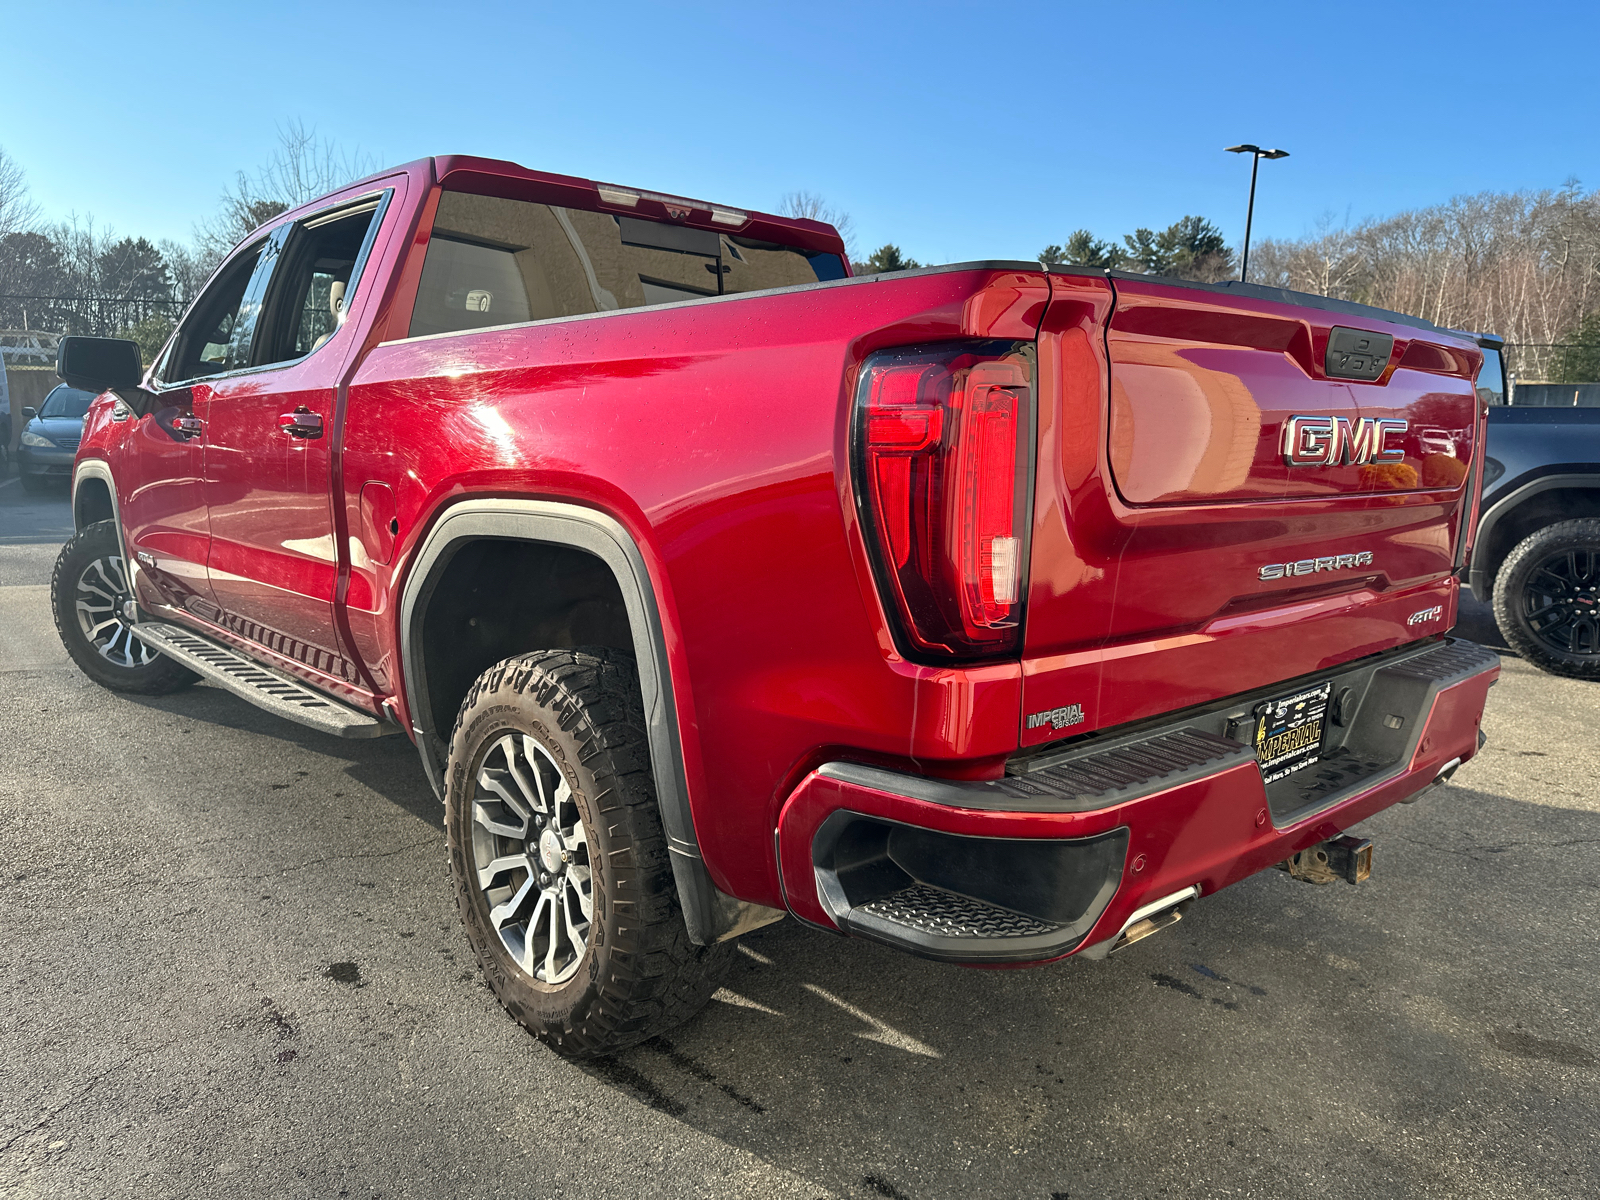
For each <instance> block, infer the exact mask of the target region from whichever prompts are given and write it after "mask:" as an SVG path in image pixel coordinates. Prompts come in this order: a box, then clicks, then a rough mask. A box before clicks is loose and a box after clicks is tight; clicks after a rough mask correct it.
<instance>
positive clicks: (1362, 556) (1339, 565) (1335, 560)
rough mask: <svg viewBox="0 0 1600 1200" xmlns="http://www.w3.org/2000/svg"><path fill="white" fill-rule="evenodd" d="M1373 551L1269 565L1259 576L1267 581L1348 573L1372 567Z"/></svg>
mask: <svg viewBox="0 0 1600 1200" xmlns="http://www.w3.org/2000/svg"><path fill="white" fill-rule="evenodd" d="M1371 565H1372V551H1371V550H1363V551H1361V552H1360V553H1359V554H1331V555H1328V556H1327V557H1326V558H1302V559H1301V560H1300V561H1299V562H1290V563H1268V564H1267V565H1266V566H1264V567H1262V568H1261V570H1260V572H1259V574H1260V576H1261V578H1262V579H1263V580H1266V579H1288V578H1289V577H1290V576H1293V575H1315V574H1317V572H1319V571H1348V570H1350V569H1351V568H1353V567H1370V566H1371Z"/></svg>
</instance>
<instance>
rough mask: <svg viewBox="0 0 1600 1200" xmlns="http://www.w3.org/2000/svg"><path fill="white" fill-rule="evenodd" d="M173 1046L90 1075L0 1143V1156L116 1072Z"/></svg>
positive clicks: (157, 1048) (145, 1052) (131, 1057)
mask: <svg viewBox="0 0 1600 1200" xmlns="http://www.w3.org/2000/svg"><path fill="white" fill-rule="evenodd" d="M175 1045H177V1042H175V1041H173V1042H162V1043H161V1044H159V1045H156V1046H151V1047H149V1048H148V1049H145V1050H140V1051H139V1052H138V1053H136V1054H130V1055H128V1057H127V1058H125V1059H123V1060H122V1061H121V1062H119V1063H117V1064H116V1065H115V1066H111V1067H107V1068H106V1069H105V1070H103V1071H100V1072H98V1073H96V1074H94V1075H91V1076H90V1077H89V1081H88V1082H87V1083H85V1084H84V1085H83V1086H82V1087H81V1088H79V1089H78V1091H77V1092H75V1093H74V1094H73V1095H72V1096H70V1097H68V1098H67V1099H66V1100H64V1101H63V1102H62V1103H60V1104H58V1105H57V1106H56V1107H55V1108H52V1109H51V1110H50V1111H49V1112H47V1113H45V1115H44V1116H43V1117H42V1118H41V1119H40V1120H38V1121H36V1122H35V1123H34V1124H32V1125H30V1126H28V1128H26V1129H23V1130H20V1131H19V1132H17V1133H14V1134H12V1135H11V1137H10V1138H8V1139H7V1140H6V1141H5V1142H3V1143H0V1154H5V1153H6V1152H7V1151H9V1150H10V1149H11V1147H13V1146H15V1145H16V1144H17V1143H18V1142H20V1141H21V1140H22V1139H23V1138H25V1137H28V1136H30V1135H31V1134H35V1133H38V1132H39V1131H40V1130H41V1129H44V1128H45V1127H46V1126H48V1125H49V1124H50V1122H51V1121H54V1120H55V1119H56V1118H57V1117H59V1116H60V1115H61V1114H62V1113H64V1112H66V1111H67V1109H69V1108H71V1107H72V1106H73V1105H74V1104H77V1103H78V1102H79V1101H81V1100H83V1099H85V1098H87V1097H88V1095H89V1093H90V1092H92V1091H94V1089H95V1088H97V1087H98V1086H99V1085H100V1083H101V1082H102V1081H103V1080H105V1079H107V1078H109V1077H110V1076H112V1075H115V1074H116V1073H117V1072H118V1071H121V1070H124V1069H126V1068H127V1067H129V1066H130V1065H132V1064H133V1063H135V1062H137V1061H138V1060H139V1059H141V1058H148V1057H150V1055H152V1054H156V1053H158V1052H160V1051H162V1050H165V1049H167V1048H168V1047H170V1046H175Z"/></svg>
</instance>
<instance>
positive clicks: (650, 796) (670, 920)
mask: <svg viewBox="0 0 1600 1200" xmlns="http://www.w3.org/2000/svg"><path fill="white" fill-rule="evenodd" d="M508 733H510V734H523V735H528V736H531V737H532V738H533V739H534V740H535V741H536V742H537V743H538V744H539V746H541V747H542V748H543V749H544V750H545V751H546V752H548V754H549V756H550V758H551V760H553V763H554V765H555V767H556V768H557V769H558V770H559V771H560V773H561V776H562V778H564V779H565V781H566V783H567V785H568V787H570V788H571V791H572V800H573V801H574V802H575V803H576V805H577V810H578V813H579V815H580V816H581V818H582V821H583V824H584V826H585V828H586V830H587V836H588V845H587V846H586V851H587V854H588V862H589V865H590V869H591V870H592V876H591V884H592V898H593V909H594V910H593V916H592V918H591V920H590V923H589V928H588V933H587V949H586V951H585V953H584V955H583V957H582V959H581V961H580V962H579V963H578V966H577V970H576V973H575V974H574V975H573V976H572V977H571V978H569V979H567V980H566V981H565V982H561V983H557V984H555V985H554V986H549V985H546V984H545V983H544V982H543V981H542V980H540V979H538V978H535V975H534V974H531V973H529V972H528V971H526V970H524V969H523V967H522V966H521V965H520V964H519V963H518V962H516V960H515V959H514V958H513V957H512V955H511V953H510V952H509V951H508V949H507V947H506V945H505V944H504V942H503V941H502V938H501V935H500V933H499V932H498V931H497V929H496V927H495V926H494V924H493V923H492V921H491V920H490V911H491V907H490V904H489V901H488V899H487V898H486V896H485V892H484V889H483V888H482V887H480V885H479V881H478V878H477V872H476V869H475V862H476V860H475V857H474V856H475V850H474V843H473V833H474V824H473V823H474V821H475V819H476V818H475V815H474V805H473V802H474V799H475V798H477V797H478V796H479V795H480V793H482V788H481V786H480V784H479V772H480V770H481V769H482V768H483V766H484V763H485V761H486V759H487V758H488V757H489V755H490V754H491V753H497V751H496V750H495V747H496V745H497V743H500V739H502V738H503V737H504V736H505V735H506V734H508ZM501 744H502V745H503V743H501ZM445 831H446V838H447V841H448V845H449V857H450V875H451V879H452V881H453V882H454V884H455V891H456V903H457V906H458V908H459V909H460V912H461V921H462V924H463V926H464V927H465V928H466V932H467V939H468V941H470V942H471V943H472V948H473V951H474V952H475V953H476V954H477V958H478V964H479V966H480V967H481V968H482V970H483V974H484V978H485V979H486V980H487V981H488V983H489V987H490V989H491V990H492V991H493V992H494V994H495V996H496V998H498V999H499V1001H500V1003H501V1005H502V1006H504V1008H505V1009H506V1011H507V1012H508V1013H510V1014H511V1016H512V1017H514V1018H515V1019H516V1020H517V1021H518V1022H520V1023H521V1024H522V1025H523V1026H524V1027H526V1028H527V1029H528V1030H529V1031H530V1032H532V1033H533V1034H535V1035H536V1036H538V1037H539V1038H540V1039H541V1040H542V1041H544V1042H545V1043H546V1044H548V1045H550V1046H551V1047H553V1048H554V1049H555V1050H557V1051H558V1052H559V1053H561V1054H563V1055H566V1056H568V1057H571V1058H585V1057H592V1056H597V1055H604V1054H610V1053H613V1052H615V1051H617V1050H621V1049H624V1048H625V1047H628V1046H632V1045H635V1044H637V1043H639V1042H642V1041H645V1040H647V1039H649V1038H651V1037H654V1036H655V1035H656V1034H658V1033H661V1032H663V1031H665V1030H667V1029H670V1028H672V1027H673V1026H675V1025H678V1024H680V1023H682V1022H683V1021H685V1020H687V1019H688V1018H690V1017H691V1016H693V1015H694V1014H695V1013H696V1012H698V1011H699V1010H700V1009H701V1008H702V1007H703V1006H704V1005H705V1004H706V1002H707V1001H708V1000H709V999H710V998H711V995H712V993H713V992H715V991H716V990H717V988H718V987H719V986H720V984H721V982H722V980H723V978H724V977H725V975H726V973H727V968H728V966H729V965H730V963H731V958H732V952H733V947H732V945H731V944H723V945H715V946H709V947H702V946H696V945H695V944H694V943H693V942H691V941H690V940H689V934H688V930H687V929H686V928H685V926H684V921H683V914H682V911H681V908H680V906H679V902H678V894H677V888H676V885H675V884H674V882H673V875H672V867H671V864H670V862H669V861H668V857H667V841H666V836H665V834H664V833H663V831H662V828H661V817H660V812H659V809H658V808H657V802H656V792H655V784H654V780H653V777H652V775H651V770H650V754H649V745H648V740H647V735H646V732H645V722H644V709H643V703H642V701H641V698H640V692H639V682H638V672H637V668H636V667H635V665H634V660H633V656H632V655H630V654H628V653H626V652H624V651H621V650H614V649H608V648H603V647H602V648H587V649H575V650H542V651H537V652H535V653H531V654H524V655H519V656H518V657H516V658H508V659H506V660H505V661H503V662H500V663H497V664H496V665H495V666H493V667H491V668H489V670H487V671H485V672H484V673H483V674H482V675H480V676H479V677H478V679H477V681H476V682H475V683H474V684H473V685H472V689H471V691H469V692H468V693H467V698H466V700H465V701H464V702H463V703H462V705H461V711H460V715H459V716H458V717H457V720H456V726H455V730H454V732H453V734H452V735H451V739H450V759H449V765H448V768H447V776H446V787H445ZM529 846H530V849H531V847H532V840H531V839H530V841H529ZM535 969H536V970H537V969H538V968H537V967H536V968H535Z"/></svg>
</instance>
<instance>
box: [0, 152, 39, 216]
mask: <svg viewBox="0 0 1600 1200" xmlns="http://www.w3.org/2000/svg"><path fill="white" fill-rule="evenodd" d="M38 220H39V206H38V205H37V204H35V203H34V202H33V198H32V197H31V196H29V195H28V177H27V173H26V172H24V171H23V169H22V167H21V165H20V164H19V163H18V162H17V160H16V159H14V158H12V157H11V156H10V155H9V154H7V153H6V152H5V149H4V148H3V147H0V237H4V236H5V235H6V234H8V233H26V232H27V231H28V230H30V229H32V228H33V227H34V225H36V224H37V223H38Z"/></svg>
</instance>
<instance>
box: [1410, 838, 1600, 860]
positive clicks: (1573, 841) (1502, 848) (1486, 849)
mask: <svg viewBox="0 0 1600 1200" xmlns="http://www.w3.org/2000/svg"><path fill="white" fill-rule="evenodd" d="M1389 836H1390V837H1391V838H1392V839H1393V840H1395V841H1398V842H1410V843H1411V844H1412V845H1413V846H1422V847H1424V848H1426V849H1428V850H1437V851H1439V852H1440V853H1441V854H1456V855H1460V856H1461V857H1463V858H1471V857H1474V856H1476V855H1479V854H1504V853H1505V852H1506V851H1507V850H1518V849H1527V848H1532V849H1535V850H1564V849H1566V848H1567V847H1568V846H1596V845H1600V838H1567V839H1566V840H1564V841H1559V842H1496V843H1495V844H1493V845H1485V846H1478V845H1471V846H1441V845H1439V844H1438V843H1437V842H1427V841H1423V840H1422V839H1421V838H1414V837H1407V836H1406V835H1405V834H1403V833H1393V834H1390V835H1389Z"/></svg>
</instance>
